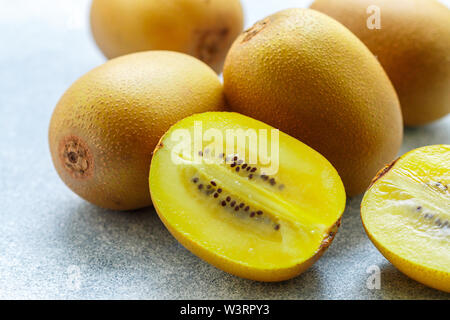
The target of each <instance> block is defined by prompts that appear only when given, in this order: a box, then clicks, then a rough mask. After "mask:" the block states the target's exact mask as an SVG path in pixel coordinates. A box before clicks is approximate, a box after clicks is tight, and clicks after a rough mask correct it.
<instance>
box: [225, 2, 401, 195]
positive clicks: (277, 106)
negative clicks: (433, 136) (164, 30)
mask: <svg viewBox="0 0 450 320" xmlns="http://www.w3.org/2000/svg"><path fill="white" fill-rule="evenodd" d="M224 90H225V95H226V98H227V101H228V103H229V106H230V109H231V110H232V111H235V112H239V113H242V114H245V115H247V116H250V117H253V118H255V119H258V120H261V121H264V122H266V123H268V124H270V125H272V126H274V127H276V128H278V129H280V130H282V131H284V132H286V133H288V134H290V135H292V136H293V137H295V138H297V139H299V140H300V141H302V142H304V143H306V144H307V145H309V146H310V147H312V148H313V149H315V150H317V151H318V152H320V153H321V154H322V155H324V156H325V157H326V158H327V159H328V160H329V161H330V162H331V163H332V164H333V165H334V167H335V168H336V169H337V170H338V172H339V174H340V176H341V178H342V180H343V181H344V185H345V187H346V191H347V194H348V195H350V196H352V195H356V194H359V193H361V192H363V191H364V190H366V188H367V187H368V186H369V184H370V181H371V179H372V178H373V176H374V175H375V174H376V173H377V172H378V170H380V169H381V168H382V167H384V166H385V165H386V164H387V163H389V162H391V161H392V160H394V159H395V157H396V156H397V152H398V150H399V148H400V145H401V142H402V138H403V125H402V115H401V110H400V106H399V102H398V98H397V95H396V93H395V90H394V88H393V87H392V84H391V82H390V81H389V79H388V77H387V76H386V73H385V72H384V70H383V68H382V67H381V65H380V64H379V63H378V61H377V60H376V58H375V57H374V56H373V55H372V54H371V52H370V51H369V50H368V49H367V48H366V47H365V46H364V44H363V43H362V42H361V41H360V40H359V39H358V38H357V37H356V36H355V35H353V34H352V33H351V32H350V31H349V30H348V29H346V28H345V27H344V26H342V25H341V24H340V23H338V22H337V21H335V20H334V19H331V18H330V17H328V16H326V15H324V14H322V13H320V12H317V11H314V10H307V9H288V10H283V11H280V12H278V13H276V14H273V15H271V16H269V17H267V18H266V19H263V20H261V21H260V22H258V23H256V24H255V25H254V26H253V27H252V28H250V29H249V30H247V31H246V32H244V34H242V35H241V36H240V37H239V38H238V39H236V41H235V43H234V44H233V46H232V48H231V49H230V52H229V54H228V56H227V59H226V61H225V67H224Z"/></svg>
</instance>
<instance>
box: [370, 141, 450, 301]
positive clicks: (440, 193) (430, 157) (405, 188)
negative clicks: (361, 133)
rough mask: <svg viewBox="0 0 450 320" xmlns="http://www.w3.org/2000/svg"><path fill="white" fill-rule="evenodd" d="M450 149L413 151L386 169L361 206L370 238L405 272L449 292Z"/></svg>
mask: <svg viewBox="0 0 450 320" xmlns="http://www.w3.org/2000/svg"><path fill="white" fill-rule="evenodd" d="M449 189H450V146H449V145H434V146H427V147H423V148H419V149H416V150H413V151H411V152H409V153H407V154H405V155H404V156H402V157H401V158H400V159H398V160H396V161H395V162H393V163H392V164H391V165H389V166H387V167H386V168H385V169H383V170H382V171H381V172H380V173H379V174H378V175H377V177H376V178H375V179H374V182H373V183H372V186H371V187H370V188H369V190H368V191H367V193H366V194H365V196H364V199H363V202H362V204H361V217H362V221H363V223H364V227H365V228H366V231H367V234H368V235H369V237H370V239H371V240H372V241H373V243H374V244H375V246H376V247H377V248H378V249H379V250H380V252H381V253H382V254H383V255H384V256H385V257H386V258H387V259H388V260H389V261H390V262H391V263H392V264H393V265H395V266H396V267H397V268H398V269H399V270H400V271H402V272H403V273H405V274H406V275H408V276H409V277H411V278H413V279H415V280H416V281H419V282H421V283H423V284H425V285H427V286H430V287H433V288H436V289H440V290H443V291H447V292H450V190H449Z"/></svg>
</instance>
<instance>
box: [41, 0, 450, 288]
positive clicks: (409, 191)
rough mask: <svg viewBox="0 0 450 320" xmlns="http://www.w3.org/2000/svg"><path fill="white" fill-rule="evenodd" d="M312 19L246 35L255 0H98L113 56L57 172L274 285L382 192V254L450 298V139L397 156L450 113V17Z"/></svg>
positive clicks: (369, 225)
mask: <svg viewBox="0 0 450 320" xmlns="http://www.w3.org/2000/svg"><path fill="white" fill-rule="evenodd" d="M369 2H370V3H369ZM394 3H396V4H401V5H398V6H397V5H395V4H394ZM369 5H372V7H371V8H372V9H373V6H375V7H376V6H378V8H381V10H382V12H385V14H386V15H385V16H384V19H383V20H382V28H381V29H376V28H375V29H374V30H372V29H370V30H366V29H364V28H366V26H367V24H366V19H367V16H364V15H363V13H364V12H366V10H365V9H366V7H367V6H369ZM312 8H313V9H315V10H313V9H287V10H283V11H280V12H277V13H274V14H272V15H270V16H268V17H266V18H263V19H261V20H260V21H259V22H257V23H256V24H255V25H253V26H252V27H251V28H249V29H248V30H246V31H244V32H242V33H241V31H242V26H243V12H242V7H241V4H240V1H239V0H210V1H194V0H172V1H156V0H149V1H137V0H132V1H128V0H127V1H124V0H93V2H92V7H91V27H92V32H93V35H94V39H95V41H96V42H97V44H98V46H99V47H100V49H101V50H102V51H103V52H104V54H105V56H106V57H108V58H111V60H109V61H107V62H106V63H104V64H103V65H101V66H99V67H97V68H95V69H93V70H92V71H90V72H88V73H87V74H85V75H84V76H82V77H81V78H80V79H78V80H77V81H76V82H75V83H74V84H73V85H72V86H71V87H70V88H69V89H68V90H67V91H66V92H65V93H64V95H63V96H62V98H61V99H60V101H59V102H58V104H57V106H56V108H55V110H54V113H53V115H52V118H51V121H50V129H49V144H50V152H51V156H52V160H53V164H54V167H55V169H56V171H57V173H58V174H59V176H60V177H61V179H62V180H63V181H64V183H65V184H66V185H67V186H68V187H69V188H70V189H71V190H73V191H74V192H75V193H76V194H78V195H79V196H80V197H82V198H84V199H85V200H87V201H89V202H91V203H93V204H95V205H97V206H100V207H103V208H107V209H112V210H123V211H127V210H135V209H139V208H143V207H147V206H151V205H153V206H154V208H155V210H156V212H157V214H158V215H159V217H160V218H161V221H162V222H163V223H164V225H165V226H166V227H167V229H168V230H169V231H170V232H171V234H172V235H173V236H174V237H175V238H176V239H177V240H178V241H179V242H180V243H181V244H183V245H184V246H185V247H186V248H187V249H189V250H190V251H191V252H193V253H194V254H196V255H197V256H199V257H200V258H202V259H204V260H205V261H207V262H209V263H211V264H212V265H214V266H216V267H217V268H219V269H222V270H224V271H226V272H229V273H231V274H234V275H236V276H239V277H243V278H247V279H252V280H257V281H282V280H287V279H290V278H292V277H295V276H297V275H299V274H300V273H301V272H303V271H305V270H306V269H308V268H309V267H310V266H311V265H312V264H313V263H314V262H315V261H316V260H317V259H319V258H320V256H321V255H322V254H323V253H324V252H325V251H326V249H327V248H328V247H329V246H330V244H331V242H332V241H333V239H334V237H335V235H336V233H337V232H338V229H339V226H340V223H341V217H342V214H343V212H344V209H345V204H346V197H347V196H355V195H358V194H361V193H363V192H366V193H365V195H364V198H363V201H362V205H361V217H362V222H363V224H364V228H365V229H366V232H367V234H368V237H369V238H370V240H372V242H373V243H374V244H375V246H376V247H377V248H378V249H379V250H380V252H381V253H382V254H383V255H384V256H385V257H386V258H387V259H388V260H389V261H391V262H392V263H393V264H394V265H395V266H396V267H397V268H398V269H399V270H400V271H402V272H403V273H405V274H406V275H408V276H410V277H411V278H413V279H415V280H417V281H419V282H421V283H423V284H425V285H428V286H430V287H433V288H436V289H439V290H443V291H446V292H450V252H449V249H448V248H449V247H450V216H449V212H450V190H449V189H450V146H448V145H435V146H428V147H424V148H419V149H417V150H414V151H411V152H409V153H407V154H406V155H404V156H402V157H400V158H398V159H397V160H395V159H396V158H397V157H398V152H399V149H400V147H401V144H402V139H403V126H404V124H406V125H421V124H426V123H429V122H431V121H434V120H437V119H439V118H442V117H443V116H445V115H447V114H448V113H449V90H448V87H449V84H450V82H449V81H450V76H449V75H450V59H449V56H448V54H449V52H450V51H449V47H448V46H449V43H450V42H449V41H444V40H445V39H449V35H450V30H449V27H450V25H449V24H448V21H449V19H448V17H449V10H448V9H447V8H446V7H444V6H441V5H439V4H438V3H437V2H436V3H435V1H434V0H429V1H421V0H399V1H398V2H397V1H395V2H394V1H387V0H385V1H383V0H380V1H359V0H358V1H356V0H339V1H337V0H336V1H332V0H316V1H315V2H314V3H313V4H312ZM404 8H406V10H403V9H404ZM363 9H364V10H363ZM402 10H403V11H402ZM375 11H376V10H375ZM423 14H425V15H432V16H433V17H434V19H429V20H426V19H424V18H423V17H424V16H423ZM412 20H414V23H411V21H412ZM428 22H429V23H428ZM383 28H386V29H383ZM412 30H415V31H414V32H413V31H412ZM416 31H417V32H416ZM397 40H398V41H397ZM222 71H223V83H222V82H221V81H220V79H219V77H218V73H221V72H222ZM389 163H390V164H389ZM387 164H389V165H387ZM386 165H387V166H386ZM374 177H375V178H374Z"/></svg>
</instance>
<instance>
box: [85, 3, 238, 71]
mask: <svg viewBox="0 0 450 320" xmlns="http://www.w3.org/2000/svg"><path fill="white" fill-rule="evenodd" d="M243 23H244V18H243V12H242V6H241V3H240V1H239V0H207V1H205V0H170V1H164V0H145V1H142V0H94V1H92V7H91V28H92V33H93V35H94V39H95V41H96V42H97V44H98V46H99V47H100V49H101V50H102V51H103V53H104V54H105V56H106V57H108V58H115V57H117V56H121V55H124V54H128V53H132V52H138V51H147V50H171V51H178V52H183V53H187V54H190V55H192V56H194V57H196V58H198V59H200V60H202V61H203V62H205V63H207V64H208V65H210V66H211V67H212V68H213V69H214V70H215V71H216V72H217V73H220V72H222V67H223V62H224V60H225V56H226V54H227V51H228V49H229V48H230V46H231V44H232V43H233V41H234V39H236V37H237V36H238V35H239V34H240V33H241V32H242V28H243Z"/></svg>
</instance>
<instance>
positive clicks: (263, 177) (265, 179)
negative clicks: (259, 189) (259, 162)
mask: <svg viewBox="0 0 450 320" xmlns="http://www.w3.org/2000/svg"><path fill="white" fill-rule="evenodd" d="M261 178H262V179H263V180H264V181H267V179H269V177H268V176H266V175H265V174H262V175H261Z"/></svg>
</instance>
